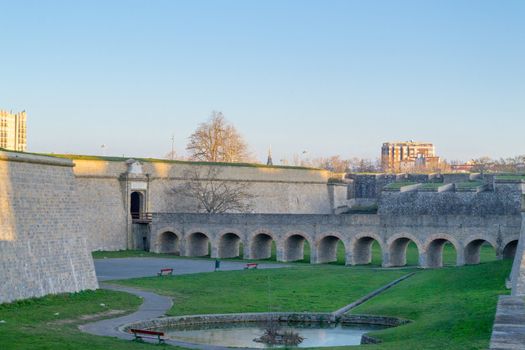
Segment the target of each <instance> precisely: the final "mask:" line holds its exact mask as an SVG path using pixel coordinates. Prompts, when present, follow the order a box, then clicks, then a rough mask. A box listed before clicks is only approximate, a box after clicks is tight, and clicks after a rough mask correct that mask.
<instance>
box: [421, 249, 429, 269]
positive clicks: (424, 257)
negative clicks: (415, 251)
mask: <svg viewBox="0 0 525 350" xmlns="http://www.w3.org/2000/svg"><path fill="white" fill-rule="evenodd" d="M427 261H428V256H427V252H426V251H423V252H421V253H420V254H419V267H421V268H424V269H427V268H428V267H429V266H428V263H427Z"/></svg>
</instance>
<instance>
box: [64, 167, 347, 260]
mask: <svg viewBox="0 0 525 350" xmlns="http://www.w3.org/2000/svg"><path fill="white" fill-rule="evenodd" d="M73 162H74V163H75V167H74V172H75V177H76V188H77V192H78V196H79V199H80V202H81V205H82V206H83V220H84V222H85V224H86V226H87V227H89V228H90V230H89V237H88V244H89V248H90V249H91V250H120V249H126V248H135V247H139V246H141V245H142V242H141V241H137V240H136V239H135V238H134V237H133V233H132V230H133V229H132V223H131V221H132V220H131V216H130V213H129V205H130V203H129V201H130V199H129V196H130V194H131V192H132V191H133V190H134V186H139V185H140V186H139V187H140V191H141V192H143V193H144V200H145V202H146V203H145V204H144V211H146V212H159V213H169V212H176V213H177V212H195V211H196V208H197V203H196V202H194V201H192V200H191V199H189V198H187V197H183V196H181V195H180V194H177V193H175V192H174V191H173V190H174V189H175V188H177V187H180V186H181V185H183V184H184V183H186V182H187V177H188V172H190V171H194V170H196V171H198V172H200V173H201V174H205V173H206V169H207V168H208V167H207V166H204V165H200V164H190V163H184V162H175V163H173V162H169V161H167V162H163V161H155V162H140V163H141V165H140V166H139V168H140V170H139V171H138V173H133V174H131V173H130V164H128V163H126V161H110V160H104V159H73ZM216 166H217V167H220V171H219V174H218V177H217V178H219V179H222V180H225V181H232V182H243V183H246V184H248V186H249V187H248V188H249V191H250V192H251V193H252V194H253V195H254V196H255V197H254V200H253V212H255V213H292V214H306V213H311V214H329V213H331V212H332V211H333V208H334V207H333V205H343V204H344V203H345V200H346V186H336V187H334V188H330V187H329V186H328V184H327V183H328V179H329V177H330V173H329V172H328V171H325V170H318V169H302V168H285V167H265V166H260V167H259V166H257V167H256V166H242V165H216Z"/></svg>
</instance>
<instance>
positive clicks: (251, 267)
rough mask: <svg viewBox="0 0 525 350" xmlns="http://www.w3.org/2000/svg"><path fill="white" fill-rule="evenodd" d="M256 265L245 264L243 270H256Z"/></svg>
mask: <svg viewBox="0 0 525 350" xmlns="http://www.w3.org/2000/svg"><path fill="white" fill-rule="evenodd" d="M258 265H259V264H257V263H247V264H246V266H245V267H244V269H245V270H249V269H256V268H257V266H258Z"/></svg>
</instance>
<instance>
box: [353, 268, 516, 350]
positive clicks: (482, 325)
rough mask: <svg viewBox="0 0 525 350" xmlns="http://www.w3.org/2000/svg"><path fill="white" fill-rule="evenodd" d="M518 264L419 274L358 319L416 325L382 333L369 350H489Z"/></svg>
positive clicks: (376, 301)
mask: <svg viewBox="0 0 525 350" xmlns="http://www.w3.org/2000/svg"><path fill="white" fill-rule="evenodd" d="M511 264H512V261H510V260H504V261H497V262H491V263H485V264H480V265H473V266H464V267H460V268H444V269H436V270H427V271H421V272H418V273H417V274H416V275H415V276H414V277H412V278H410V279H408V280H406V281H404V282H403V283H401V284H399V285H398V286H396V287H394V288H392V289H390V290H388V291H386V292H385V293H384V294H382V295H380V296H378V297H377V298H374V299H373V300H371V301H369V302H367V303H365V304H363V305H361V306H360V307H358V308H356V309H355V310H353V311H352V312H353V313H359V314H376V315H392V316H397V317H403V318H408V319H411V320H413V321H414V322H413V323H411V324H409V325H406V326H403V327H398V328H391V329H388V330H384V331H380V332H376V333H375V335H376V336H378V337H379V338H381V339H382V340H384V341H385V343H384V344H382V345H379V346H371V347H368V349H371V350H372V349H458V350H459V349H462V350H463V349H486V348H487V347H488V343H489V340H490V334H491V328H492V323H493V320H494V314H495V310H496V303H497V296H498V295H500V294H507V293H508V291H507V290H506V289H505V287H504V281H505V279H506V277H507V276H508V274H509V272H510V267H511Z"/></svg>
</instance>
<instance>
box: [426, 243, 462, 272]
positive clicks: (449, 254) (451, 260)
mask: <svg viewBox="0 0 525 350" xmlns="http://www.w3.org/2000/svg"><path fill="white" fill-rule="evenodd" d="M456 262H457V251H456V248H454V245H453V244H452V243H450V241H448V240H447V239H445V238H438V239H435V240H433V241H432V242H430V244H429V245H428V249H427V266H428V267H442V266H456Z"/></svg>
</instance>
